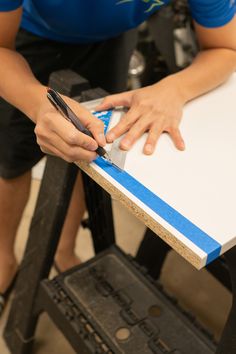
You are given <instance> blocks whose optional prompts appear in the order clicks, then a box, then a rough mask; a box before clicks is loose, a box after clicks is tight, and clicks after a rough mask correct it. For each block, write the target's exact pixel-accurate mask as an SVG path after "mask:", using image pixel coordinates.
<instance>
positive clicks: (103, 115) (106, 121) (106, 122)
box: [93, 110, 113, 133]
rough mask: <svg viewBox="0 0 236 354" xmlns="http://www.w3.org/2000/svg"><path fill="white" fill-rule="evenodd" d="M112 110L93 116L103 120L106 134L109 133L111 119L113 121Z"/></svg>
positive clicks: (95, 113)
mask: <svg viewBox="0 0 236 354" xmlns="http://www.w3.org/2000/svg"><path fill="white" fill-rule="evenodd" d="M112 112H113V111H112V110H108V111H102V112H94V113H93V114H94V115H95V116H96V117H97V118H99V119H101V120H102V121H103V123H104V132H105V133H106V131H107V128H108V125H109V123H110V119H111V116H112Z"/></svg>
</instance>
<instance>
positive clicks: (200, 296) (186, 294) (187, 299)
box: [0, 165, 231, 354]
mask: <svg viewBox="0 0 236 354" xmlns="http://www.w3.org/2000/svg"><path fill="white" fill-rule="evenodd" d="M42 166H43V165H40V166H39V167H37V169H36V170H35V171H34V180H33V184H32V190H31V197H30V200H29V203H28V205H27V207H26V210H25V213H24V217H23V219H22V222H21V225H20V228H19V231H18V236H17V243H16V252H17V256H18V258H19V260H20V259H21V256H22V254H23V251H24V246H25V242H26V239H27V230H28V227H29V223H30V220H31V216H32V213H33V210H34V205H35V201H36V198H37V193H38V190H39V186H40V177H41V174H42ZM113 211H114V218H115V228H116V235H117V243H118V245H119V246H120V247H121V248H122V249H123V250H124V251H125V252H127V253H131V254H135V252H136V250H137V247H138V245H139V242H140V240H141V239H142V235H143V232H144V225H143V224H142V223H141V222H140V221H139V220H137V219H136V218H135V217H134V216H133V215H131V214H130V213H129V212H128V211H127V210H126V209H124V207H123V206H122V205H121V204H119V202H117V201H115V200H114V201H113ZM77 239H78V240H77V241H78V242H77V247H76V249H77V253H78V255H79V257H80V258H81V260H82V261H86V260H87V259H89V258H90V257H92V256H93V250H92V244H91V239H90V235H89V232H88V231H86V230H83V229H81V230H79V232H78V238H77ZM52 275H53V274H52ZM161 282H162V283H163V285H164V287H165V288H166V290H168V291H169V292H170V293H172V294H173V295H174V296H176V297H177V298H178V300H179V301H180V303H181V304H182V305H183V306H184V307H185V308H187V309H189V310H191V311H192V312H193V313H194V314H195V316H197V318H198V320H199V321H200V322H202V323H203V324H204V325H205V326H206V327H207V328H208V329H209V330H210V331H211V332H212V333H213V334H214V336H215V338H216V339H218V338H219V337H220V334H221V332H222V329H223V326H224V323H225V321H226V318H227V314H228V312H229V309H230V306H231V295H230V292H229V291H227V290H226V289H225V288H224V287H223V286H222V285H221V284H220V283H219V282H218V281H217V280H216V279H215V278H213V276H212V275H210V274H209V273H208V272H207V271H206V270H204V269H203V270H201V271H197V270H195V269H194V268H193V267H192V266H191V265H190V264H188V263H187V262H186V261H185V260H184V259H183V258H182V257H180V256H179V255H177V254H176V253H175V252H174V251H171V252H170V253H169V255H168V257H167V260H166V261H165V264H164V267H163V271H162V275H161ZM186 284H187V286H186ZM9 306H10V303H9V304H8V307H7V309H6V311H5V313H4V316H3V318H1V320H0V335H1V334H2V332H3V329H4V325H5V322H6V319H7V315H8V311H9ZM36 338H37V342H36V345H35V350H34V353H35V354H60V353H63V354H65V353H66V354H72V353H74V351H73V349H72V348H71V347H70V345H69V344H68V343H67V341H66V340H65V339H64V337H63V335H62V334H61V333H60V332H59V331H58V330H57V328H56V327H55V326H54V324H53V323H52V322H51V320H50V319H49V318H48V317H47V315H45V314H44V315H42V316H41V318H40V321H39V325H38V328H37V333H36ZM0 353H1V354H9V351H8V349H7V347H6V346H5V343H4V341H3V339H2V337H0ZM199 354H202V353H199Z"/></svg>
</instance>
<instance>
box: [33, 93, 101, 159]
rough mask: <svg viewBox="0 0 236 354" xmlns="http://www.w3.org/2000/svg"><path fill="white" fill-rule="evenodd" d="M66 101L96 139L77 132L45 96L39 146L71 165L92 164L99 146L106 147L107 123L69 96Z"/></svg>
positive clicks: (39, 118)
mask: <svg viewBox="0 0 236 354" xmlns="http://www.w3.org/2000/svg"><path fill="white" fill-rule="evenodd" d="M45 96H46V93H45ZM63 99H64V100H65V101H66V103H67V104H68V105H69V106H70V107H71V109H72V110H73V111H74V112H75V114H76V115H77V116H78V117H79V119H80V120H81V122H82V124H83V125H84V126H85V127H86V128H87V129H89V130H90V131H91V133H92V134H93V136H94V139H92V138H91V137H89V136H87V135H85V134H83V133H81V132H80V131H79V130H78V129H76V128H75V126H74V125H73V124H72V123H70V122H69V121H67V120H66V119H65V118H64V117H63V116H62V115H61V114H60V113H59V112H58V111H57V110H56V109H55V108H54V107H53V106H52V105H51V103H50V102H49V101H48V99H47V98H46V97H45V100H43V102H42V104H41V106H40V108H39V111H38V112H37V115H36V127H35V134H36V137H37V143H38V144H39V146H40V149H41V150H42V151H43V152H45V153H47V154H51V155H56V156H59V157H61V158H62V159H64V160H66V161H68V162H76V161H79V160H83V161H87V162H91V161H92V160H94V159H95V158H96V156H97V155H96V152H95V150H96V149H97V147H98V145H100V146H104V145H105V144H106V141H105V136H104V125H103V122H102V121H101V120H99V119H98V118H96V117H94V116H93V115H92V114H91V113H90V112H89V111H88V110H86V109H85V108H84V107H82V106H81V105H80V104H79V103H78V102H76V101H74V100H72V99H70V98H68V97H65V96H63Z"/></svg>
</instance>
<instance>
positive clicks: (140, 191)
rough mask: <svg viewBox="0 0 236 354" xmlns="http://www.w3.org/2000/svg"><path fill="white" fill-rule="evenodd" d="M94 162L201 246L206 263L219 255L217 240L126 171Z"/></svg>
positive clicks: (219, 248)
mask: <svg viewBox="0 0 236 354" xmlns="http://www.w3.org/2000/svg"><path fill="white" fill-rule="evenodd" d="M94 162H95V163H96V164H97V165H98V166H99V167H100V168H102V169H103V170H104V171H105V172H106V173H107V174H108V175H109V176H111V177H112V178H113V179H114V180H116V181H117V182H118V183H120V184H121V185H122V186H123V187H124V188H125V189H127V190H128V191H129V192H130V193H132V194H133V195H134V196H135V197H136V198H138V199H139V200H140V201H141V202H143V203H144V204H145V205H146V206H147V207H148V208H150V209H151V210H153V211H154V212H155V213H156V214H158V215H159V216H160V217H161V218H163V219H164V220H165V221H167V222H168V223H169V224H170V225H171V226H173V227H174V228H175V229H176V230H178V231H179V232H180V233H182V234H183V235H184V236H185V237H187V238H188V239H189V240H191V241H192V242H193V243H194V244H195V245H196V246H198V247H199V248H201V249H202V250H203V251H204V252H205V253H206V254H207V255H208V256H207V264H208V263H210V262H211V261H213V259H215V258H217V257H218V256H219V255H220V250H221V245H220V244H219V243H218V242H217V241H215V240H214V239H213V238H212V237H211V236H209V235H208V234H206V233H205V232H204V231H202V230H201V229H200V228H199V227H197V226H196V225H194V224H193V223H192V222H191V221H189V220H188V219H187V218H186V217H184V216H183V215H181V214H180V213H179V212H178V211H176V210H175V209H174V208H172V207H171V206H170V205H168V204H167V203H166V202H164V201H163V200H162V199H161V198H159V197H158V196H157V195H155V194H154V193H153V192H152V191H150V190H149V189H148V188H146V187H145V186H144V185H143V184H141V183H140V182H138V181H137V180H136V179H135V178H133V177H132V176H131V175H129V174H128V173H127V172H125V171H119V170H118V169H117V168H115V167H113V166H111V165H110V164H108V163H106V162H105V161H104V160H103V159H102V158H100V157H98V158H97V159H96V160H95V161H94Z"/></svg>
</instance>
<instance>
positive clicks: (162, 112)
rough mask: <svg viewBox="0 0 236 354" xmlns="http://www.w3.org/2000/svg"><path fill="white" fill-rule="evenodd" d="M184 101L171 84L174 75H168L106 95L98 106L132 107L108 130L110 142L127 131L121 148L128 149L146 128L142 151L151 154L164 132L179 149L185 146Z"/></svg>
mask: <svg viewBox="0 0 236 354" xmlns="http://www.w3.org/2000/svg"><path fill="white" fill-rule="evenodd" d="M184 103H185V102H184V99H183V97H181V94H180V92H179V90H178V88H177V87H176V86H174V85H172V80H171V77H167V78H165V79H163V80H161V81H160V82H158V83H157V84H154V85H152V86H147V87H144V88H140V89H137V90H133V91H127V92H123V93H120V94H115V95H111V96H107V97H106V98H105V99H104V100H103V102H102V103H101V104H100V105H99V106H98V107H96V109H97V110H106V109H109V108H114V107H117V106H125V107H129V110H128V112H127V113H126V114H124V115H123V117H122V119H121V120H120V122H119V123H118V124H117V125H116V126H115V127H114V128H112V129H111V130H110V131H109V132H108V133H107V135H106V139H107V142H109V143H112V142H113V141H114V140H115V139H117V138H118V137H119V136H121V135H122V134H124V133H126V132H127V134H126V135H125V136H124V138H123V139H122V140H121V142H120V148H121V149H123V150H129V149H130V148H131V147H132V145H133V144H134V142H135V141H136V140H137V139H138V138H139V137H140V136H141V135H142V134H143V133H144V132H146V131H147V132H148V136H147V139H146V142H145V145H144V149H143V152H144V153H145V154H147V155H150V154H152V153H153V151H154V149H155V146H156V143H157V141H158V139H159V137H160V135H161V134H162V133H163V132H167V133H169V134H170V136H171V138H172V140H173V142H174V144H175V146H176V148H177V149H179V150H184V149H185V144H184V141H183V138H182V136H181V133H180V130H179V124H180V121H181V117H182V109H183V105H184Z"/></svg>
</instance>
